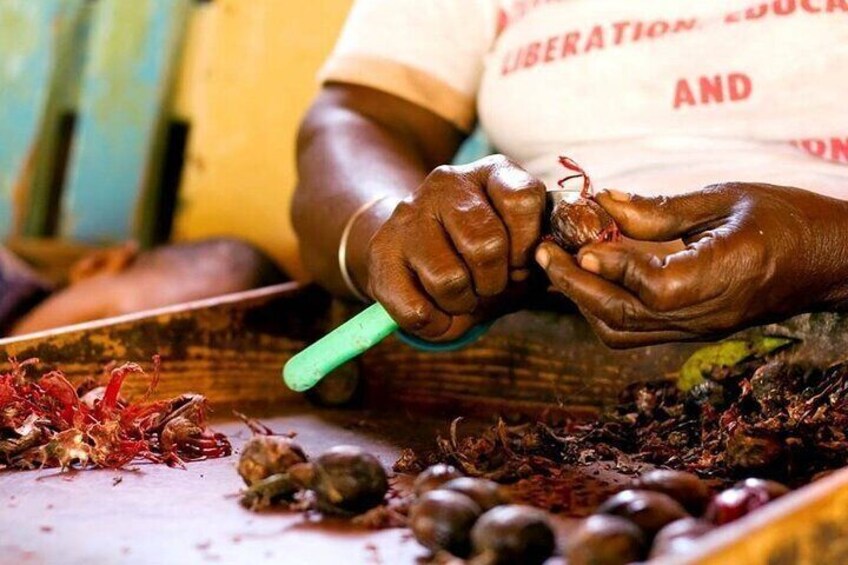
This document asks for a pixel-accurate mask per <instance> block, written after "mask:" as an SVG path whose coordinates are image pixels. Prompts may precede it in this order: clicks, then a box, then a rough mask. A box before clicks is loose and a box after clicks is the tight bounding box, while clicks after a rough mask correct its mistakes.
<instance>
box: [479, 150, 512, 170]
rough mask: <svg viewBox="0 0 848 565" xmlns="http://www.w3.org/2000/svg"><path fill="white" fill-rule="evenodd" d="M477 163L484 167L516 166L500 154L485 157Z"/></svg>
mask: <svg viewBox="0 0 848 565" xmlns="http://www.w3.org/2000/svg"><path fill="white" fill-rule="evenodd" d="M478 163H479V164H480V165H482V166H484V167H504V166H516V165H515V163H514V162H513V161H512V159H510V158H509V157H507V156H506V155H504V154H502V153H494V154H492V155H487V156H486V157H483V158H482V159H480V160H479V161H478Z"/></svg>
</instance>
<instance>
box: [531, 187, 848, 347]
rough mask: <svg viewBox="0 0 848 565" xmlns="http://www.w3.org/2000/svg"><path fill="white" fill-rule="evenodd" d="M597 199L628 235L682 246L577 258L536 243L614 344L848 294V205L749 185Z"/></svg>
mask: <svg viewBox="0 0 848 565" xmlns="http://www.w3.org/2000/svg"><path fill="white" fill-rule="evenodd" d="M597 201H598V203H599V204H600V205H601V206H603V207H604V209H606V210H607V212H609V213H610V215H612V216H613V218H615V220H616V222H617V223H618V225H619V226H620V228H621V230H622V232H623V233H624V235H626V236H628V237H631V238H634V239H638V240H650V241H671V240H674V239H678V238H682V239H683V242H684V243H685V244H686V247H685V249H683V250H681V251H678V252H674V253H671V254H670V255H668V256H666V257H661V256H658V255H657V254H654V253H650V252H646V251H645V250H644V249H638V248H634V247H632V246H630V245H628V244H627V243H595V244H590V245H587V246H585V247H583V248H582V249H581V250H580V252H579V253H578V254H577V257H573V256H571V255H569V254H567V253H566V252H565V251H563V250H562V249H560V248H559V247H557V246H556V245H555V244H552V243H543V244H542V245H540V246H539V248H538V250H537V252H536V260H537V262H538V263H539V264H540V265H541V266H542V267H543V268H544V269H545V271H546V272H547V274H548V277H549V278H550V281H551V283H552V284H553V285H554V287H555V288H556V289H557V290H559V291H561V292H562V293H563V294H565V295H566V296H568V297H569V298H570V299H571V300H573V301H574V302H575V303H576V304H577V306H578V307H579V308H580V310H581V312H583V314H584V315H585V316H586V318H587V319H588V321H589V322H590V324H591V325H592V327H593V329H594V330H595V332H596V333H597V334H598V336H599V337H600V338H601V340H603V341H604V342H605V343H606V344H608V345H610V346H612V347H632V346H638V345H647V344H651V343H659V342H665V341H678V340H687V339H697V338H700V337H706V336H716V335H721V334H726V333H730V332H732V331H734V330H737V329H740V328H742V327H745V326H748V325H752V324H755V323H760V322H765V321H768V320H771V319H778V318H783V317H788V316H790V315H793V314H797V313H800V312H805V311H811V310H818V309H832V308H840V307H842V306H843V305H844V304H845V301H846V297H848V282H846V281H848V278H846V274H848V245H846V243H845V241H846V237H848V202H844V201H841V200H835V199H832V198H827V197H824V196H821V195H818V194H815V193H813V192H808V191H805V190H801V189H797V188H788V187H780V186H773V185H765V184H747V183H726V184H719V185H714V186H710V187H707V188H705V189H704V190H702V191H699V192H694V193H691V194H685V195H682V196H675V197H670V198H668V197H660V198H643V197H639V196H630V195H627V194H623V193H620V192H617V191H604V192H601V193H600V194H598V196H597Z"/></svg>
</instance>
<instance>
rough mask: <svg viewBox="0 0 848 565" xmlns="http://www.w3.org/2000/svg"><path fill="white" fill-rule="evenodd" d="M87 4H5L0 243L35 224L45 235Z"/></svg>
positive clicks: (16, 0) (12, 0)
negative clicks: (58, 138)
mask: <svg viewBox="0 0 848 565" xmlns="http://www.w3.org/2000/svg"><path fill="white" fill-rule="evenodd" d="M85 14H86V8H85V3H84V1H83V0H43V1H40V2H31V1H29V0H6V1H4V2H3V3H2V4H0V84H2V88H0V237H4V238H5V237H7V236H9V235H10V234H12V233H14V232H17V231H21V230H23V229H24V224H25V223H26V224H29V223H30V222H31V223H32V228H33V229H34V230H38V229H43V219H44V218H43V207H42V208H38V206H37V205H36V206H35V208H36V209H34V210H32V211H30V208H32V206H31V203H33V202H39V201H40V199H42V198H44V199H46V198H47V190H48V185H49V183H50V180H51V179H50V178H49V171H50V169H49V167H48V166H47V163H46V161H48V160H49V156H51V155H52V153H53V151H54V150H55V147H54V145H53V143H52V141H53V140H54V139H55V130H56V128H57V127H58V121H59V115H60V110H59V108H60V106H61V103H62V100H63V98H65V97H67V96H69V95H71V94H72V93H73V90H74V87H75V84H76V83H75V81H74V80H73V77H74V76H75V73H74V72H73V71H74V70H75V63H76V62H78V60H79V57H78V56H79V53H80V49H79V41H78V40H79V39H80V30H81V23H82V21H83V20H84V16H85Z"/></svg>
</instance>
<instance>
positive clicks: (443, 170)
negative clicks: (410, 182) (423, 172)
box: [424, 165, 457, 184]
mask: <svg viewBox="0 0 848 565" xmlns="http://www.w3.org/2000/svg"><path fill="white" fill-rule="evenodd" d="M456 175H457V170H456V167H454V166H452V165H439V166H438V167H436V168H435V169H433V170H432V171H431V172H430V174H429V175H427V178H426V179H424V182H425V184H427V183H428V182H430V183H441V182H445V181H449V180H452V179H454V178H456Z"/></svg>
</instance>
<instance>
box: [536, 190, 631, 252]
mask: <svg viewBox="0 0 848 565" xmlns="http://www.w3.org/2000/svg"><path fill="white" fill-rule="evenodd" d="M611 230H617V227H616V225H615V220H613V219H612V216H610V215H609V214H608V213H607V212H606V210H604V209H603V208H601V206H600V205H599V204H598V203H597V202H595V201H594V200H591V199H589V198H579V199H577V200H576V201H574V202H567V201H565V200H563V201H561V202H558V203H557V204H556V206H554V209H553V212H551V235H553V237H554V240H555V241H556V242H557V243H558V244H559V245H560V246H561V247H562V248H563V249H565V250H566V251H568V252H569V253H576V252H577V251H578V250H579V249H580V248H581V247H583V246H584V245H586V244H588V243H592V242H593V241H598V240H599V239H600V238H601V237H602V235H603V234H604V233H605V232H609V231H611Z"/></svg>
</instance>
